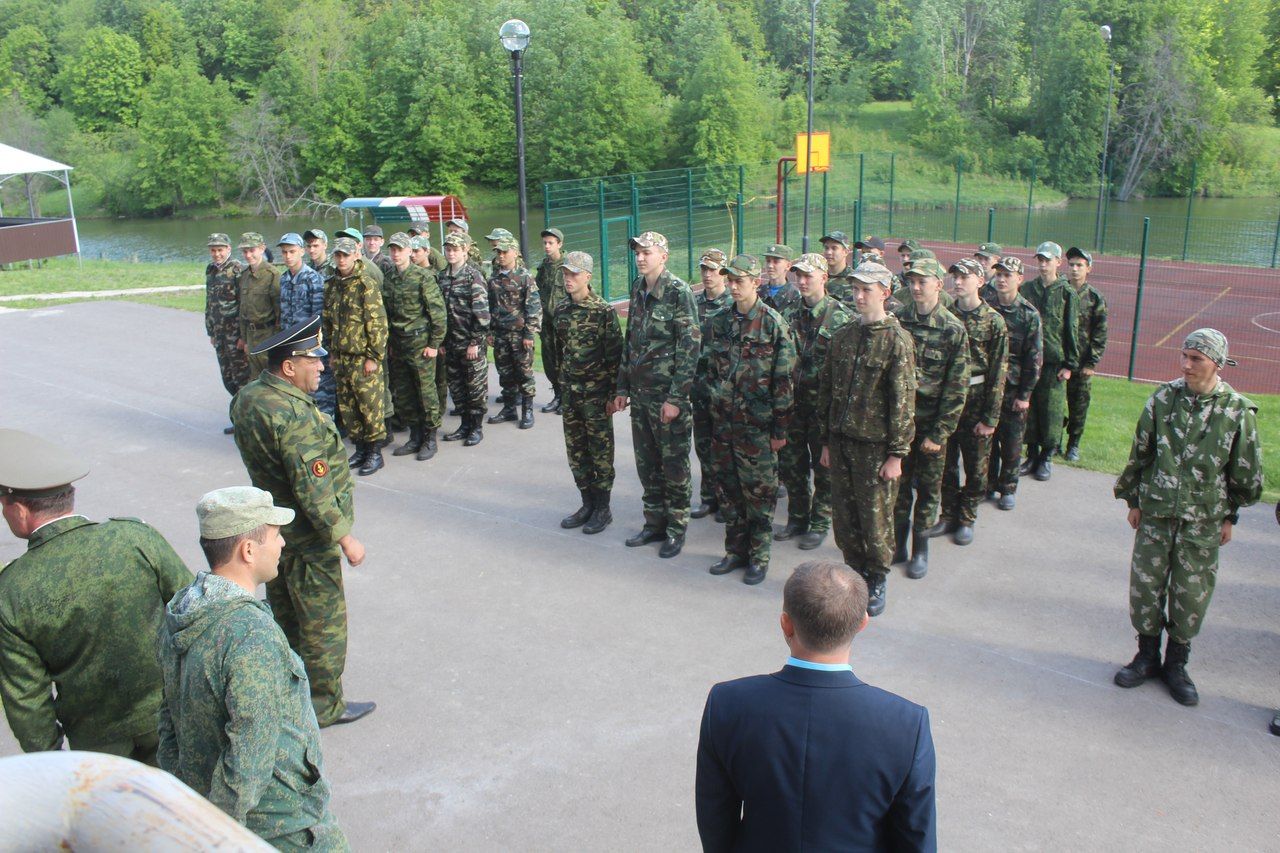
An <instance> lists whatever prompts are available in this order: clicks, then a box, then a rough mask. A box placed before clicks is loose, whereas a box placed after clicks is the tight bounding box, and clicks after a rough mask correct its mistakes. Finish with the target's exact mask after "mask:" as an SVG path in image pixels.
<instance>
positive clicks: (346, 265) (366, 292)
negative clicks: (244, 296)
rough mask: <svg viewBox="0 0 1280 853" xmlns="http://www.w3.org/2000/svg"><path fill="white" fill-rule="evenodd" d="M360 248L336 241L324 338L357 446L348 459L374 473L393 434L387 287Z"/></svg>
mask: <svg viewBox="0 0 1280 853" xmlns="http://www.w3.org/2000/svg"><path fill="white" fill-rule="evenodd" d="M359 253H360V247H359V246H358V245H356V242H355V240H352V239H351V238H350V237H339V238H338V240H337V242H336V243H335V244H334V247H333V274H332V275H331V276H329V278H328V280H327V281H325V290H324V313H323V315H322V320H323V329H324V339H325V340H326V341H329V343H330V346H332V347H333V354H332V355H331V356H330V364H331V365H332V366H333V372H334V374H335V380H336V382H337V392H338V419H339V420H340V421H341V422H342V425H343V427H344V428H345V429H346V431H347V436H348V437H349V438H350V439H351V440H352V442H354V443H355V446H356V452H355V453H354V454H353V455H352V456H351V458H350V459H349V460H348V461H349V462H350V464H351V467H353V468H356V469H358V470H357V472H356V473H358V474H360V475H361V476H368V475H370V474H373V473H374V472H376V471H378V470H379V469H381V468H382V466H383V460H382V447H383V445H382V441H383V440H384V439H385V438H386V437H387V425H386V410H387V392H386V381H385V379H384V377H383V371H385V370H386V360H387V311H386V309H385V308H384V307H383V304H382V287H381V286H380V285H379V284H378V282H377V281H375V280H374V277H373V276H372V275H371V274H370V272H369V270H370V269H371V268H373V267H372V264H370V263H369V262H368V261H366V260H364V259H363V258H361V257H360V254H359Z"/></svg>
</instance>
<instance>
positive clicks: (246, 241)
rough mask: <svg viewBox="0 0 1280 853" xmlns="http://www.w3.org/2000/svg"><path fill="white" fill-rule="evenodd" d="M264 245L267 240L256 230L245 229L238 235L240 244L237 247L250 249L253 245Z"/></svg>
mask: <svg viewBox="0 0 1280 853" xmlns="http://www.w3.org/2000/svg"><path fill="white" fill-rule="evenodd" d="M265 245H267V240H266V238H265V237H263V236H262V235H261V234H259V233H258V232H256V231H246V232H244V233H243V234H241V235H240V245H239V246H238V247H237V248H240V249H252V248H254V247H255V246H265Z"/></svg>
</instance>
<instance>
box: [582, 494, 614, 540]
mask: <svg viewBox="0 0 1280 853" xmlns="http://www.w3.org/2000/svg"><path fill="white" fill-rule="evenodd" d="M591 505H592V506H593V507H595V508H594V509H592V510H591V520H590V521H588V522H587V523H586V524H585V525H583V527H582V532H583V533H599V532H600V531H601V530H604V529H605V528H606V527H608V526H609V525H610V524H611V523H612V522H613V512H612V511H610V509H609V492H608V491H607V490H605V489H596V490H595V495H594V496H593V497H592V499H591Z"/></svg>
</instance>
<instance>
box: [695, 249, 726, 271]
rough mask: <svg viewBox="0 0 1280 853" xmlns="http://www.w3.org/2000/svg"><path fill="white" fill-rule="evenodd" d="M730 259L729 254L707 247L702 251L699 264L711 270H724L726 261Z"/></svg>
mask: <svg viewBox="0 0 1280 853" xmlns="http://www.w3.org/2000/svg"><path fill="white" fill-rule="evenodd" d="M728 260H729V257H728V255H726V254H725V253H724V252H722V251H720V250H719V249H707V250H706V251H705V252H703V253H702V257H701V258H698V266H700V267H706V268H707V269H709V270H723V269H724V265H725V262H726V261H728Z"/></svg>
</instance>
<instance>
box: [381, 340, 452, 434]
mask: <svg viewBox="0 0 1280 853" xmlns="http://www.w3.org/2000/svg"><path fill="white" fill-rule="evenodd" d="M426 346H427V339H426V338H425V337H418V338H406V339H401V338H394V337H393V338H392V339H391V345H390V346H389V347H388V348H387V367H388V371H387V378H388V380H389V384H390V386H391V399H392V400H394V401H395V410H396V414H397V415H398V416H399V418H400V421H401V422H402V423H403V424H404V425H405V426H420V427H423V428H424V429H439V428H440V399H439V397H437V396H436V394H437V391H436V359H435V358H427V357H426V356H424V355H423V354H422V351H423V350H424V349H426Z"/></svg>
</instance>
